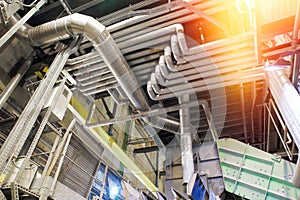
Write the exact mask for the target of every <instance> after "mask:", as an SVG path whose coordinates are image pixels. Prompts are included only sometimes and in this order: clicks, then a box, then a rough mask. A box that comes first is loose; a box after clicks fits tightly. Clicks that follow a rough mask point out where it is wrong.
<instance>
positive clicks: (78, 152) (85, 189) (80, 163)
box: [59, 137, 99, 197]
mask: <svg viewBox="0 0 300 200" xmlns="http://www.w3.org/2000/svg"><path fill="white" fill-rule="evenodd" d="M98 163H99V161H98V160H97V159H96V158H95V157H94V156H93V155H92V154H91V153H90V152H89V151H88V150H87V149H86V148H85V147H84V145H83V144H82V143H81V142H80V141H79V140H78V139H77V138H75V137H73V138H72V140H71V142H70V145H69V147H68V150H67V153H66V158H65V160H64V163H63V166H62V171H61V173H60V176H59V181H60V182H61V183H63V184H64V185H66V186H68V187H69V188H71V189H72V190H74V191H76V192H77V193H79V194H80V195H82V196H84V197H86V196H87V195H88V193H89V190H90V185H91V184H92V181H93V177H92V176H93V175H94V174H95V171H96V170H97V166H98Z"/></svg>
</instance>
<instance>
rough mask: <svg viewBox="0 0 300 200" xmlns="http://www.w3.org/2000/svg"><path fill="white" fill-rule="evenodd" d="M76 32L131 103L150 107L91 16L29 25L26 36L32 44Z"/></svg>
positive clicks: (159, 122)
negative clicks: (30, 26) (80, 35)
mask: <svg viewBox="0 0 300 200" xmlns="http://www.w3.org/2000/svg"><path fill="white" fill-rule="evenodd" d="M78 34H83V35H84V36H85V37H86V38H87V39H88V40H90V41H91V42H92V44H93V46H94V48H95V50H96V51H97V52H99V54H100V55H101V56H102V58H103V60H104V61H105V63H106V64H107V66H108V68H109V69H110V71H111V73H112V74H113V75H114V76H115V79H116V80H117V82H118V84H119V85H120V86H121V88H122V89H123V91H124V93H125V94H126V96H127V97H128V99H129V100H130V102H131V103H132V105H133V106H134V107H135V108H136V109H138V110H140V111H147V110H150V105H149V103H148V99H147V97H146V95H145V93H144V91H143V90H142V88H141V87H140V85H139V83H138V81H137V79H136V77H135V76H134V74H133V72H132V70H130V67H129V66H128V64H127V62H126V60H125V58H124V56H123V55H122V53H121V51H120V49H119V48H118V47H117V45H116V44H115V42H114V40H113V39H112V37H111V36H110V34H109V32H108V31H107V30H106V29H105V27H104V26H103V25H102V24H100V23H99V22H98V21H97V20H95V19H94V18H92V17H88V16H85V15H81V14H72V15H69V16H66V17H63V18H60V19H57V20H55V21H51V22H48V23H46V24H43V25H40V26H38V27H35V28H32V29H30V30H29V32H28V37H29V39H30V41H31V42H32V44H34V45H37V46H40V45H43V44H47V43H52V42H56V41H59V40H62V39H67V38H69V37H71V36H73V35H78ZM144 120H145V122H146V123H149V124H151V125H152V126H154V127H156V128H159V129H165V130H167V131H170V132H175V133H177V132H178V129H179V123H178V122H176V121H173V120H170V119H168V118H163V117H154V118H153V119H151V120H150V119H149V118H144Z"/></svg>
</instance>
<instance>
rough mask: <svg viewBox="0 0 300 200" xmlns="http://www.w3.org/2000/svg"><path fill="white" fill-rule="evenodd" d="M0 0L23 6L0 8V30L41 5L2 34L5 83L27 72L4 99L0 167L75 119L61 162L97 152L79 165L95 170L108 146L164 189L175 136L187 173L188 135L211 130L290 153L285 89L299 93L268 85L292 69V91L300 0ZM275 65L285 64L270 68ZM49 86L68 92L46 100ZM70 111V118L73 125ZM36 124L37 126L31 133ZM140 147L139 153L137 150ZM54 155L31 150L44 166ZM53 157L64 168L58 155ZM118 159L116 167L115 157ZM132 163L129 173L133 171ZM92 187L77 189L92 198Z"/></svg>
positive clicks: (203, 136)
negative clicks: (89, 159)
mask: <svg viewBox="0 0 300 200" xmlns="http://www.w3.org/2000/svg"><path fill="white" fill-rule="evenodd" d="M0 2H2V3H3V5H5V6H8V7H7V8H9V6H10V5H13V6H16V5H18V6H20V7H21V9H19V10H18V9H17V10H18V12H17V13H16V14H14V13H10V12H11V11H10V10H5V11H6V13H5V12H4V11H2V13H5V14H6V15H9V16H10V15H12V16H11V17H10V18H9V17H7V22H8V23H7V24H6V25H4V24H5V16H4V17H2V18H1V19H2V25H3V26H2V29H1V31H2V33H3V34H2V35H3V36H5V35H4V34H5V33H8V30H12V29H13V28H10V27H15V26H16V25H18V22H20V19H21V18H22V17H24V16H26V15H27V14H28V13H30V12H31V11H32V10H33V9H34V8H33V6H28V5H29V4H31V3H33V4H32V5H34V6H35V8H36V7H37V6H39V4H41V5H40V7H41V8H40V9H38V11H36V10H35V11H34V12H35V13H34V14H33V13H32V14H33V15H32V17H29V19H28V21H27V23H26V24H25V25H24V26H20V27H21V28H20V29H19V30H17V29H16V30H15V31H16V32H17V33H16V34H15V35H13V34H12V35H10V37H8V38H7V39H8V42H3V41H4V37H3V36H2V38H1V44H2V42H3V44H4V45H2V47H1V49H2V52H3V53H1V60H2V61H1V64H2V66H1V67H0V69H1V73H0V74H1V75H0V78H1V79H0V80H1V89H2V91H5V90H4V88H5V87H6V88H7V83H8V82H9V80H12V78H13V77H16V74H17V75H18V73H19V74H22V75H21V76H20V77H19V81H20V82H19V81H18V82H19V85H18V87H17V88H16V90H15V92H14V93H13V94H12V95H11V96H10V97H9V98H8V99H7V100H6V101H4V102H5V103H4V102H3V104H2V102H1V110H0V111H1V112H0V119H1V121H0V125H1V126H0V133H1V143H2V144H3V145H2V149H1V150H2V151H1V154H0V156H2V161H1V162H0V169H1V170H2V171H1V173H2V174H5V173H6V172H7V171H9V169H10V168H11V167H12V165H11V164H9V162H11V160H14V159H13V158H15V157H18V156H20V155H25V158H27V157H28V155H29V158H28V159H30V158H31V157H32V155H30V153H28V152H30V150H31V148H30V147H31V146H34V145H33V144H34V142H36V145H35V146H34V148H33V149H32V153H35V154H36V153H38V152H39V153H41V152H48V151H51V147H52V146H54V144H55V140H56V139H55V138H56V135H58V136H59V137H60V138H61V139H57V140H59V141H62V142H61V144H63V142H67V141H68V137H67V134H66V133H69V132H72V129H73V128H74V127H75V128H74V129H76V130H77V131H74V135H76V138H77V140H75V139H74V140H73V139H70V141H71V142H70V148H69V149H66V152H68V153H67V155H68V159H69V161H68V162H67V161H64V163H61V165H62V169H68V167H69V168H70V169H73V168H72V167H71V166H72V164H70V163H72V162H73V163H76V162H75V161H74V159H75V160H76V155H77V154H78V155H81V154H82V155H86V156H88V157H95V158H93V159H91V160H93V162H91V163H90V165H86V166H89V167H87V171H86V173H87V174H93V172H94V171H97V169H98V167H99V166H102V165H101V162H103V163H106V164H105V166H113V165H115V164H114V163H113V161H112V160H113V159H110V158H109V157H110V156H112V157H115V158H117V160H119V161H120V162H121V163H123V168H124V166H125V168H127V169H128V170H129V173H128V174H130V173H131V174H133V177H135V178H137V180H138V181H140V182H142V183H143V184H144V185H145V187H146V188H147V189H149V190H151V189H150V188H152V189H153V188H155V186H154V184H153V182H156V186H157V185H158V186H159V187H160V189H162V187H163V186H162V185H163V184H158V182H159V181H162V180H163V181H168V180H167V179H166V177H164V178H162V179H160V180H158V177H159V174H162V176H163V174H164V173H168V162H175V163H176V162H177V160H176V159H175V160H172V159H173V158H172V159H170V158H169V157H168V155H169V152H170V150H172V149H176V148H180V147H181V151H180V153H179V154H181V159H179V160H180V161H179V164H180V167H181V165H182V168H183V174H182V177H180V182H182V181H183V182H184V183H188V180H189V179H190V176H191V172H193V171H194V167H193V165H190V166H188V164H184V163H193V162H194V161H193V159H194V156H195V154H193V149H192V146H197V145H199V144H202V143H209V142H216V141H217V140H218V138H219V139H221V138H232V139H236V140H239V141H241V142H244V143H246V144H249V145H251V146H254V147H256V148H259V149H260V150H263V151H266V152H269V153H275V154H277V155H280V156H282V157H283V158H285V159H288V160H290V161H291V162H294V163H295V162H296V161H297V156H296V155H297V152H298V150H297V147H299V146H298V145H299V144H300V143H299V144H298V132H297V130H298V129H297V127H298V126H297V125H298V124H297V123H298V122H297V118H296V117H297V116H296V115H297V114H295V113H296V112H297V111H298V110H297V109H298V108H295V109H294V110H293V109H292V108H290V106H292V105H293V103H290V102H289V101H288V100H286V101H287V102H285V101H284V100H281V97H282V96H286V97H287V98H288V97H289V96H293V95H294V96H293V97H295V98H293V99H295V100H294V101H295V102H294V104H296V99H297V98H298V97H296V96H298V95H295V93H294V91H292V92H291V93H293V95H292V94H290V93H287V92H284V91H285V90H284V89H282V90H281V88H280V84H278V85H276V86H275V82H276V81H277V80H283V79H284V80H285V81H286V82H289V81H288V79H285V76H287V78H290V80H291V82H292V83H291V84H293V85H294V86H295V88H296V89H295V88H293V89H294V90H295V91H297V90H298V75H299V61H298V60H299V58H298V57H297V56H296V55H298V54H299V52H298V49H297V44H298V43H299V39H298V35H299V34H298V26H299V22H297V17H298V12H299V8H298V7H299V3H298V1H297V0H288V1H284V3H283V2H280V1H276V2H274V1H272V0H264V1H252V0H228V1H222V0H207V1H205V0H191V1H182V0H178V1H167V0H166V1H160V0H149V1H137V0H135V1H129V0H128V1H115V0H90V1H85V0H59V1H53V0H52V1H48V2H44V1H34V2H31V1H24V2H20V1H12V2H8V1H0ZM43 4H44V5H43ZM1 5H2V4H1ZM22 5H23V6H22ZM74 13H80V14H74ZM88 16H91V17H92V18H89V17H88ZM54 20H56V21H54ZM21 25H22V24H21ZM13 55H15V56H13ZM274 65H276V66H279V67H281V68H284V69H283V71H284V70H286V71H288V72H287V73H282V74H276V73H273V72H272V70H269V71H268V70H267V72H266V70H265V69H266V67H268V66H271V67H272V66H274ZM20 66H22V67H21V70H23V71H21V70H20ZM22 68H24V69H22ZM281 68H280V69H281ZM18 70H19V71H18ZM20 71H21V72H20ZM286 74H287V75H286ZM277 76H280V77H284V78H277ZM18 82H17V84H18ZM286 82H284V81H283V82H282V84H281V85H284V84H285V83H286ZM64 83H65V85H66V86H62V85H63V84H64ZM54 85H56V86H58V89H57V90H58V91H60V92H62V94H63V96H64V97H66V99H68V101H67V103H66V104H64V103H63V102H64V99H59V101H57V102H56V101H55V100H54V101H53V102H56V103H53V106H45V104H46V102H47V101H48V100H47V99H49V97H50V96H51V95H50V93H51V88H52V87H53V86H54ZM270 85H272V86H270ZM273 85H274V86H273ZM64 87H66V89H64ZM286 87H287V86H286ZM59 88H60V89H59ZM293 89H291V88H289V91H290V90H293ZM34 91H35V92H34ZM68 91H69V93H70V97H68V95H67V94H68ZM3 93H4V92H3ZM3 93H2V94H3ZM71 93H72V94H71ZM53 95H54V99H58V98H64V97H60V96H59V94H57V96H55V94H53ZM53 95H52V96H53ZM71 96H72V97H71ZM1 98H2V96H1ZM29 99H30V100H29ZM50 99H51V98H50ZM49 102H50V101H49ZM68 102H70V103H68ZM54 104H55V105H56V106H58V108H59V109H58V110H64V111H61V112H63V114H62V118H60V119H57V118H55V119H54V117H53V116H52V115H53V114H52V113H55V105H54ZM32 110H34V112H33V111H32ZM287 110H288V111H287ZM48 111H49V113H48ZM65 112H66V114H65ZM294 112H295V113H294ZM57 115H60V113H59V111H58V114H57ZM47 116H48V117H47ZM73 118H76V120H77V121H76V122H73V123H75V124H76V125H73V126H71V125H72V122H71V121H72V120H73ZM292 118H293V119H294V120H295V121H291V120H292ZM22 120H23V121H22ZM70 122H71V125H69V124H70ZM295 124H296V125H295ZM39 127H43V128H39ZM68 127H69V128H68ZM80 127H81V128H80ZM82 127H83V128H82ZM39 129H41V131H40V135H41V137H37V136H36V135H37V133H39ZM21 130H24V131H23V132H22V131H21ZM36 137H37V138H38V139H37V140H36V141H35V138H36ZM26 138H27V141H32V142H25V141H26ZM78 139H79V141H81V143H80V142H78ZM16 141H18V142H16ZM9 144H11V145H15V144H19V145H20V144H21V145H20V147H16V146H12V147H9ZM65 144H69V143H65ZM72 145H73V146H72ZM76 145H77V146H80V145H81V146H82V151H80V152H79V153H78V152H74V151H76V150H74V149H76V148H75V147H74V146H76ZM66 146H68V145H66ZM61 148H62V147H61ZM12 149H13V151H12ZM77 149H79V148H77ZM10 152H11V153H10ZM126 152H127V154H126ZM138 152H140V153H143V156H140V157H139V158H136V155H139V153H138ZM155 152H159V153H157V154H156V153H155ZM174 152H175V151H174ZM132 154H133V156H132ZM49 157H50V156H49ZM49 157H48V156H41V157H38V158H37V157H35V158H34V159H32V160H34V161H35V162H37V163H39V165H40V166H41V167H40V168H41V169H43V168H46V167H45V166H46V163H47V160H48V159H49ZM84 157H85V156H78V159H79V161H78V163H77V166H79V167H80V168H85V165H84V164H83V162H88V161H82V160H84ZM156 157H157V158H156ZM179 157H180V156H179ZM4 158H5V159H4ZM72 159H73V160H72ZM97 159H99V160H102V161H101V162H100V164H99V163H97V162H96V161H95V160H97ZM132 159H140V160H139V162H134V161H132ZM165 159H166V161H165V162H164V160H165ZM6 160H8V161H7V162H6ZM170 160H172V161H170ZM24 162H25V161H24ZM52 162H53V161H52ZM62 162H63V161H62ZM110 162H111V163H110ZM143 162H149V163H150V166H151V167H149V166H145V165H144V163H143ZM163 162H164V163H163ZM54 164H55V162H54ZM163 164H164V165H163ZM97 165H99V166H98V167H97ZM117 165H119V163H118V164H117ZM154 165H157V166H154ZM24 166H25V165H24ZM103 166H104V165H103ZM297 166H298V165H297ZM52 167H54V169H55V170H53V172H52V173H54V171H58V174H59V170H57V169H58V168H59V163H57V164H55V166H52ZM25 168H26V167H24V169H25ZM100 168H101V167H100ZM100 168H99V170H100ZM104 168H105V167H104ZM104 168H103V170H104ZM113 168H114V170H113V171H114V174H118V172H117V171H118V170H119V169H118V167H117V169H116V168H115V166H114V167H113ZM158 168H160V169H158ZM182 168H180V169H181V170H182ZM191 168H192V169H191ZM298 168H299V166H298ZM41 169H39V170H41ZM141 169H142V170H141ZM147 170H148V171H150V173H149V174H147V173H144V171H147ZM42 171H43V170H42ZM48 171H49V170H48ZM121 171H122V170H121ZM142 171H143V172H142ZM159 172H160V173H159ZM47 173H50V172H47ZM72 173H73V175H74V174H76V173H78V170H77V171H76V170H75V169H74V171H73V172H72ZM103 173H104V171H103ZM122 174H123V171H122V173H121V175H122ZM128 174H126V173H125V175H124V177H126V179H130V178H132V177H131V175H128ZM141 174H142V175H141ZM145 174H146V175H145ZM48 175H49V174H48ZM70 177H73V176H71V175H70V174H68V173H67V170H62V172H61V174H60V176H59V178H58V180H59V181H60V182H62V183H63V184H65V185H67V186H68V187H70V188H72V189H73V190H76V188H77V187H79V186H78V185H80V184H78V182H77V184H75V181H70V180H71V179H72V178H70ZM167 177H168V175H167ZM173 178H174V177H173ZM88 179H89V178H86V180H87V181H88ZM66 180H68V181H66ZM84 180H85V179H84V178H83V179H82V181H84ZM150 180H152V182H151V181H150ZM172 180H173V179H172ZM138 181H137V182H138ZM147 181H149V182H147ZM133 182H135V181H133ZM82 184H85V183H84V182H82ZM82 184H81V185H82ZM296 184H297V183H296ZM137 185H138V184H137ZM165 187H166V188H167V186H165ZM168 187H169V186H168ZM90 188H92V186H91V187H86V188H81V189H80V192H79V193H80V194H81V196H85V197H88V196H89V194H90V192H89V189H90ZM166 188H165V189H166ZM223 189H224V188H223ZM166 193H168V192H166ZM232 193H234V192H232ZM235 194H236V193H235Z"/></svg>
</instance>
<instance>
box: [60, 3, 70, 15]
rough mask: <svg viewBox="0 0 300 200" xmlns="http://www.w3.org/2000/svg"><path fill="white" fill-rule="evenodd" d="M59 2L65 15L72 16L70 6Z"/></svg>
mask: <svg viewBox="0 0 300 200" xmlns="http://www.w3.org/2000/svg"><path fill="white" fill-rule="evenodd" d="M59 1H60V4H61V5H62V7H63V8H64V10H65V11H66V13H67V14H68V15H71V14H73V11H72V10H71V8H70V6H69V5H67V3H66V2H65V1H64V0H59Z"/></svg>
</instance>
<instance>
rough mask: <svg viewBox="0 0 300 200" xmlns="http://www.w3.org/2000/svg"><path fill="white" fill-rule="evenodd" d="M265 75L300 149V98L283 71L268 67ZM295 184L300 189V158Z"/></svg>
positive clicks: (295, 174) (294, 179) (296, 169)
mask: <svg viewBox="0 0 300 200" xmlns="http://www.w3.org/2000/svg"><path fill="white" fill-rule="evenodd" d="M265 73H266V76H267V82H268V86H269V88H270V90H271V93H272V95H273V97H274V99H275V102H276V104H277V106H278V109H279V110H280V113H281V114H282V117H283V119H284V121H285V122H286V124H287V127H288V129H289V131H290V133H291V135H292V137H293V139H294V142H295V144H296V146H297V148H298V149H300V136H299V133H300V105H299V102H300V96H299V94H298V92H297V91H296V89H295V88H294V86H293V84H292V83H291V81H290V80H289V78H288V77H287V74H286V73H285V71H284V70H283V69H274V67H268V68H266V71H265ZM293 183H294V185H295V186H296V187H300V161H299V158H298V162H297V165H296V168H295V173H294V178H293Z"/></svg>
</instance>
